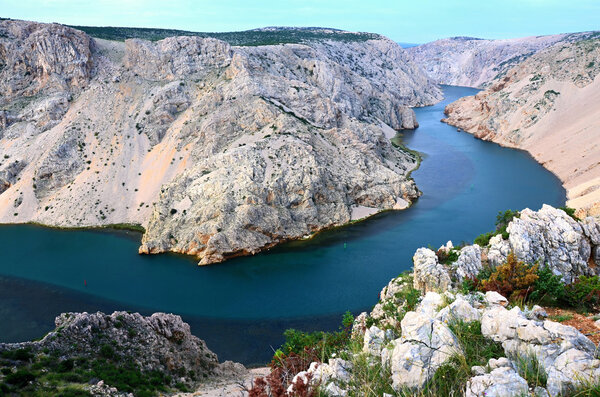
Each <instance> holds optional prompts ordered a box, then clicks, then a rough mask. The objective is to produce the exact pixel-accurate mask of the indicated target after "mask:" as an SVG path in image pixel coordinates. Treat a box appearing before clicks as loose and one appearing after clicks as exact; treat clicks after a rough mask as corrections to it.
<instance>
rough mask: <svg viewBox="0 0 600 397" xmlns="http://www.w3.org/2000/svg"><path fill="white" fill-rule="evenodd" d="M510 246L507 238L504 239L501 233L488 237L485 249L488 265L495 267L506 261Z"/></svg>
mask: <svg viewBox="0 0 600 397" xmlns="http://www.w3.org/2000/svg"><path fill="white" fill-rule="evenodd" d="M511 249H512V248H511V246H510V243H509V242H508V240H504V239H503V238H502V235H501V234H498V235H496V236H494V237H492V238H491V239H490V246H489V247H488V249H487V259H488V262H489V264H490V266H493V267H496V266H498V265H501V264H502V263H503V262H505V261H506V258H507V257H508V255H509V254H510V252H511Z"/></svg>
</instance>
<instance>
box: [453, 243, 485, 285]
mask: <svg viewBox="0 0 600 397" xmlns="http://www.w3.org/2000/svg"><path fill="white" fill-rule="evenodd" d="M482 267H483V266H482V264H481V247H479V245H477V244H474V245H467V246H466V247H463V248H461V250H460V252H459V254H458V259H457V260H456V262H455V263H453V264H452V269H453V272H454V274H455V275H456V279H457V280H458V282H459V283H462V282H463V281H464V280H465V279H467V278H473V277H475V276H477V274H479V271H480V270H481V269H482Z"/></svg>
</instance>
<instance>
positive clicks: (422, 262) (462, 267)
mask: <svg viewBox="0 0 600 397" xmlns="http://www.w3.org/2000/svg"><path fill="white" fill-rule="evenodd" d="M599 225H600V223H599V222H598V221H596V220H595V219H594V218H593V217H587V218H585V219H584V220H581V221H576V220H574V219H573V218H572V217H570V216H569V215H567V214H566V213H565V212H564V211H563V210H560V209H556V208H553V207H551V206H549V205H546V204H545V205H544V206H542V208H541V209H540V210H539V211H532V210H530V209H528V208H526V209H524V210H522V211H521V212H520V216H519V217H515V218H514V219H513V220H512V221H511V222H509V224H508V226H507V231H508V233H509V236H508V239H507V240H504V239H503V237H502V235H501V234H499V235H497V236H494V237H492V238H491V239H490V242H489V244H488V245H487V246H486V247H480V246H478V245H470V246H466V247H463V248H461V249H460V250H459V254H458V259H457V260H456V261H455V262H453V263H449V264H441V263H439V259H438V256H437V255H436V253H435V252H434V251H432V250H430V249H428V248H419V249H418V250H417V251H416V253H415V256H414V258H413V261H414V276H413V277H414V287H415V288H416V289H418V290H420V291H423V292H427V291H445V290H447V289H448V288H450V287H451V286H455V287H456V286H459V285H461V283H462V282H463V280H465V279H466V278H474V277H476V276H477V274H478V273H479V271H480V270H481V269H482V268H483V266H484V262H485V264H487V265H489V266H492V267H495V266H498V265H500V264H502V263H503V262H505V261H506V258H507V257H508V255H509V254H510V253H511V252H512V253H514V254H515V257H516V258H517V259H518V260H520V261H523V262H526V263H529V264H534V263H537V264H538V265H539V266H548V267H549V268H550V269H551V270H552V272H553V273H554V274H556V275H560V276H561V277H562V279H563V281H564V282H565V283H571V282H573V281H574V280H575V279H576V278H577V277H578V276H582V275H584V276H592V275H600V270H599V269H598V267H597V266H596V263H598V262H597V252H598V245H597V242H598V239H597V230H598V226H599ZM424 258H426V259H424ZM482 258H483V259H482Z"/></svg>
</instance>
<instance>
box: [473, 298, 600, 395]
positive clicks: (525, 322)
mask: <svg viewBox="0 0 600 397" xmlns="http://www.w3.org/2000/svg"><path fill="white" fill-rule="evenodd" d="M481 332H482V334H483V335H484V336H486V337H489V338H492V339H493V340H495V341H497V342H502V346H503V348H504V350H505V352H506V354H508V355H512V356H515V355H517V356H521V357H533V359H536V360H538V361H539V363H540V365H541V366H542V367H543V368H544V370H545V371H546V373H547V374H548V387H547V389H548V393H549V394H550V395H551V396H558V395H562V394H563V393H565V392H567V391H569V390H572V389H573V388H575V387H576V386H577V385H580V384H581V383H583V382H589V381H592V382H595V381H598V380H599V379H600V360H598V359H597V358H596V355H597V353H596V346H595V345H594V343H593V342H592V341H590V340H589V339H588V338H586V337H585V336H584V335H583V334H581V332H579V331H578V330H576V329H575V328H573V327H570V326H566V325H562V324H560V323H555V322H553V321H548V320H546V321H535V320H529V319H527V317H526V316H525V315H524V314H523V312H521V310H520V309H519V308H518V307H515V308H512V309H511V310H506V309H505V308H503V307H501V306H493V307H491V308H489V309H488V310H486V311H485V312H484V314H483V317H482V320H481ZM575 374H577V375H575Z"/></svg>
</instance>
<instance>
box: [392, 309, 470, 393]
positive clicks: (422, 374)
mask: <svg viewBox="0 0 600 397" xmlns="http://www.w3.org/2000/svg"><path fill="white" fill-rule="evenodd" d="M401 327H402V338H400V339H397V340H396V341H395V342H394V348H393V350H392V352H391V353H389V354H386V355H382V361H383V364H384V366H385V365H389V367H390V369H391V373H392V382H393V387H394V388H395V389H396V390H401V389H403V388H411V389H416V388H421V387H423V385H424V384H425V383H426V382H427V381H428V380H429V379H431V377H432V376H433V375H434V374H435V371H436V370H437V369H438V368H439V367H440V366H442V365H443V364H444V363H445V362H446V361H448V360H449V359H450V358H451V357H452V356H453V355H455V354H460V352H461V349H460V347H459V344H458V340H457V339H456V336H455V335H454V334H453V333H452V332H451V331H450V329H449V328H448V326H447V325H446V324H444V323H443V322H441V321H439V320H434V319H432V318H430V317H429V316H427V315H425V314H422V313H417V312H409V313H407V314H406V316H404V319H403V320H402V322H401Z"/></svg>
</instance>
